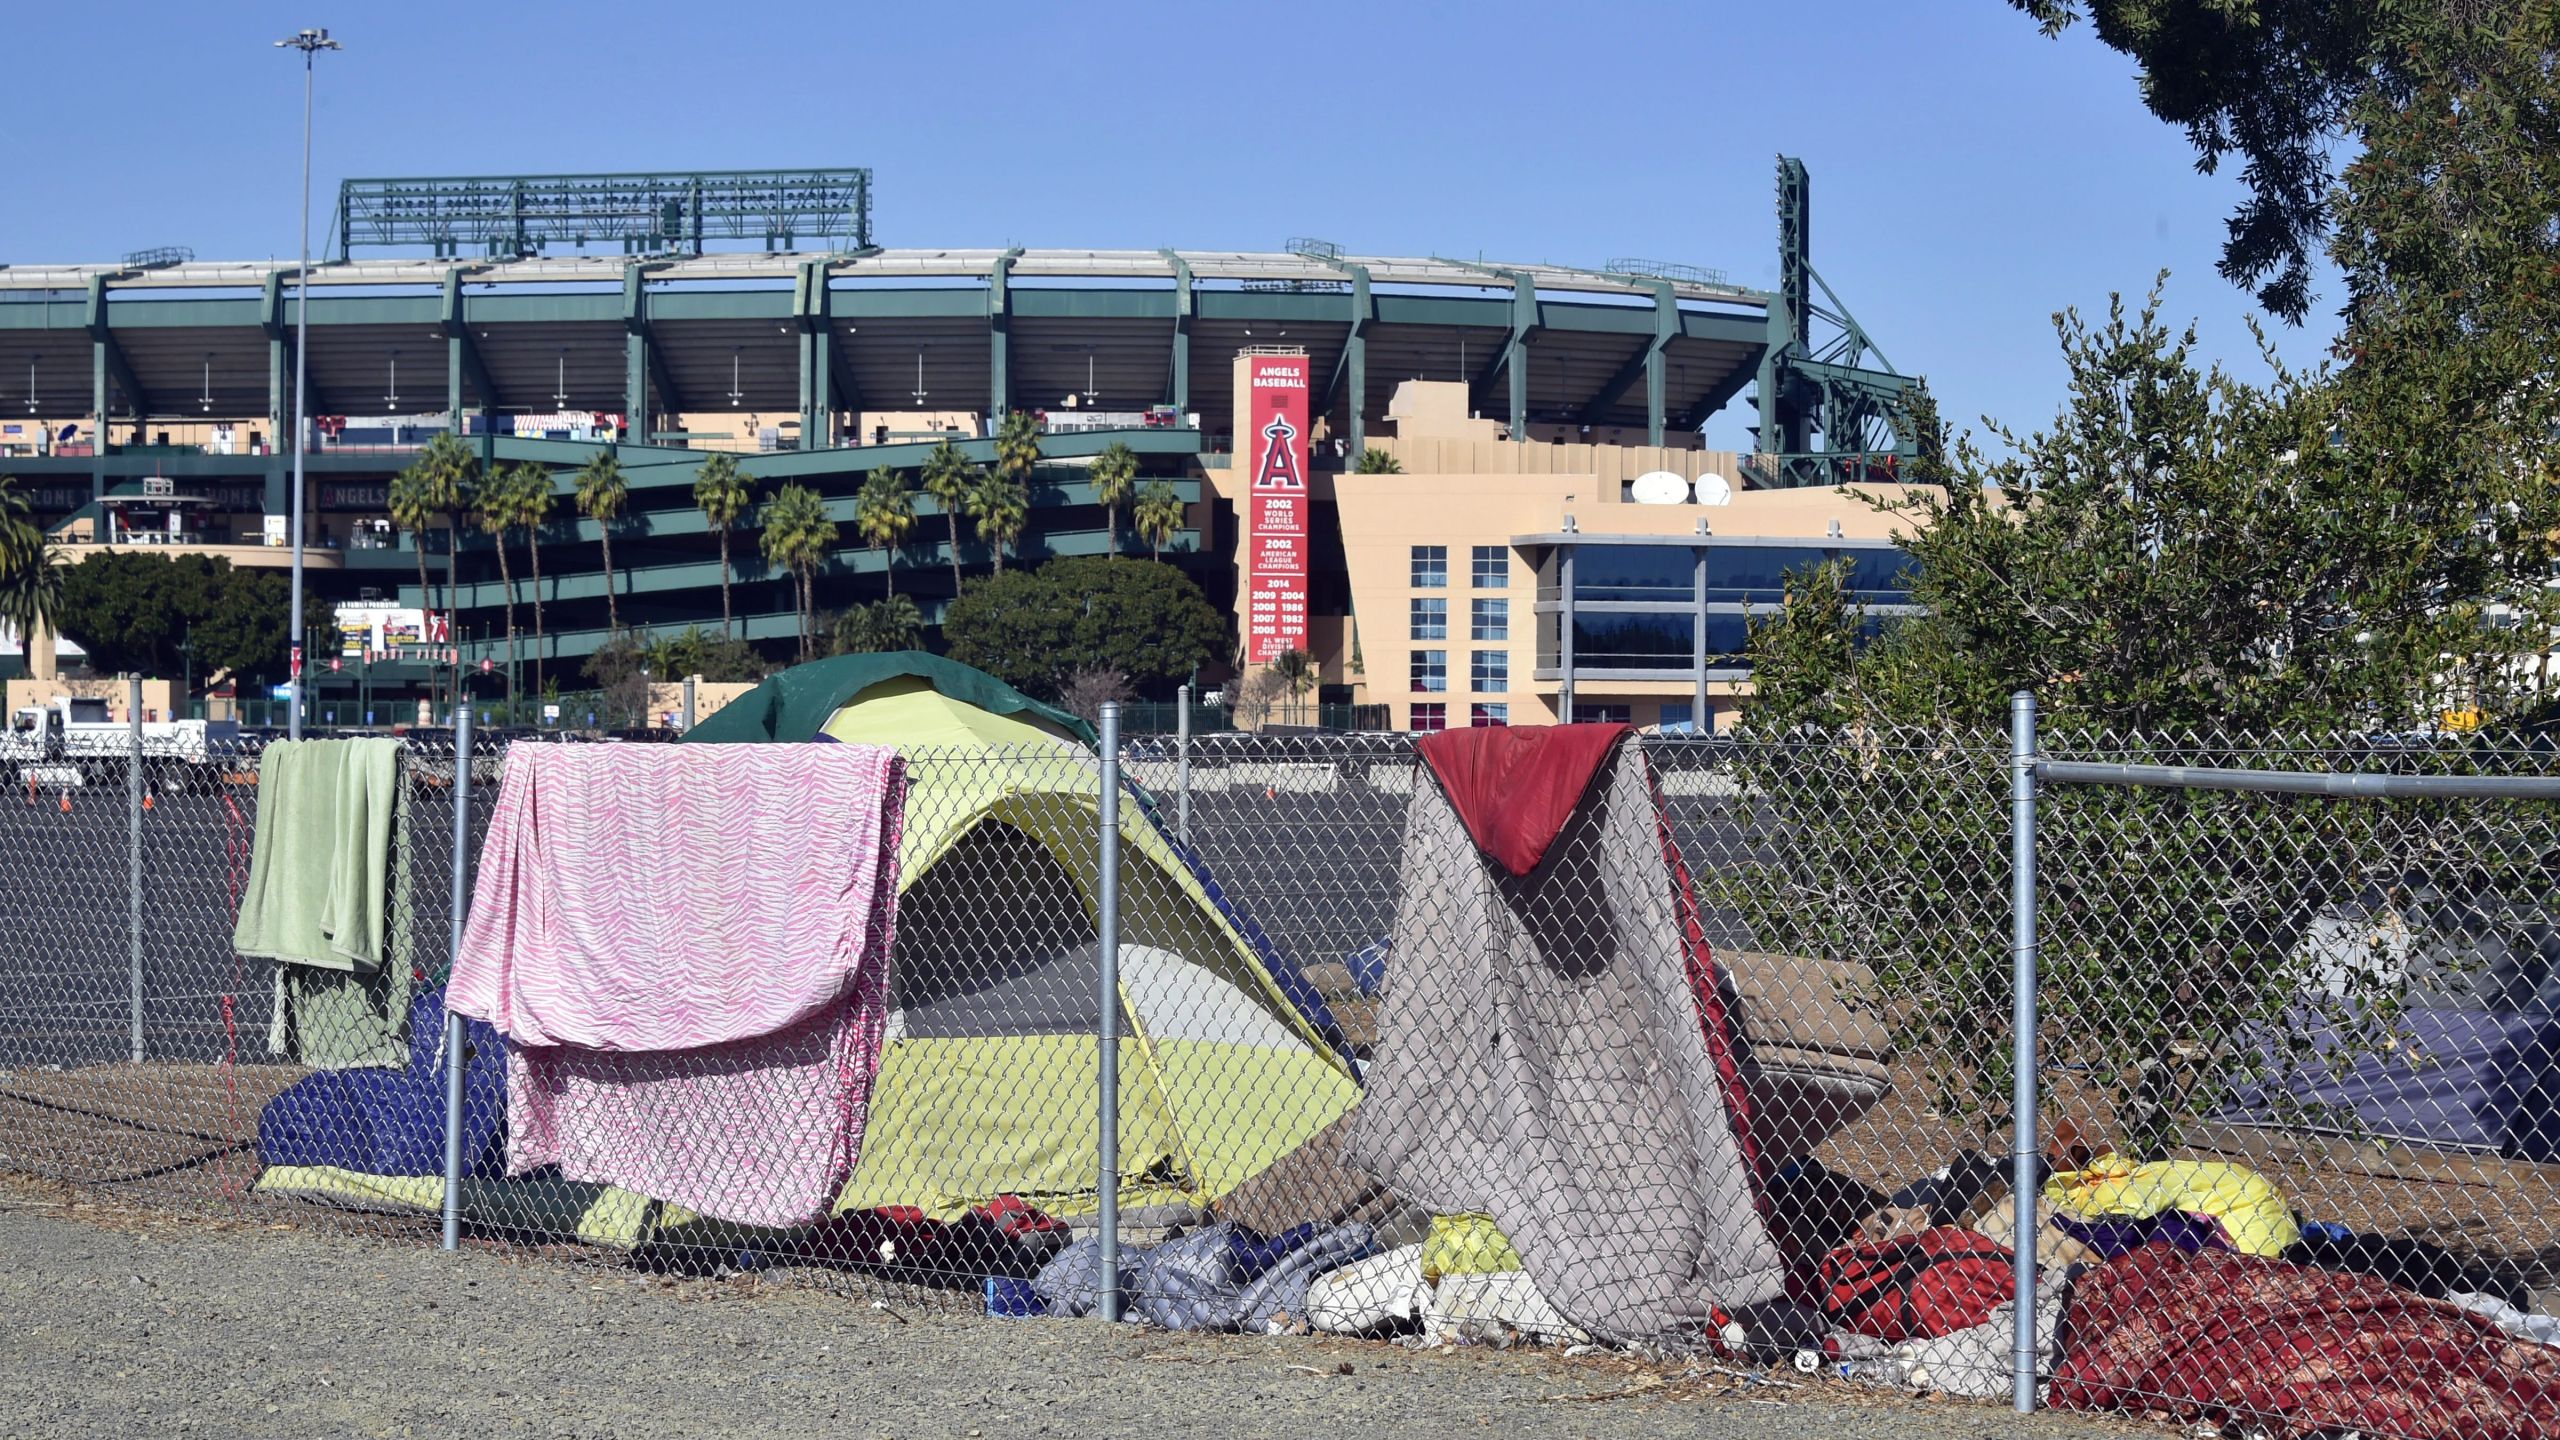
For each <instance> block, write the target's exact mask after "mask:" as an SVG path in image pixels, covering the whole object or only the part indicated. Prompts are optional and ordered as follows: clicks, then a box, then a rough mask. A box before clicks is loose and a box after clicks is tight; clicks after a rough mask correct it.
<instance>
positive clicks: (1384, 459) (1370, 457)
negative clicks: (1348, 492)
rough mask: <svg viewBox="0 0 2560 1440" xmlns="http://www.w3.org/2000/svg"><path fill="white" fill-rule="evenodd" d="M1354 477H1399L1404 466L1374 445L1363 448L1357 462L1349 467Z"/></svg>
mask: <svg viewBox="0 0 2560 1440" xmlns="http://www.w3.org/2000/svg"><path fill="white" fill-rule="evenodd" d="M1351 473H1352V474H1354V475H1401V474H1403V473H1404V465H1403V463H1402V462H1400V461H1398V460H1397V459H1396V457H1394V456H1393V455H1390V454H1388V453H1387V452H1386V451H1384V450H1381V449H1379V448H1378V447H1377V446H1375V445H1368V446H1363V447H1362V448H1361V451H1360V459H1359V461H1358V462H1357V463H1356V464H1354V465H1353V466H1352V467H1351Z"/></svg>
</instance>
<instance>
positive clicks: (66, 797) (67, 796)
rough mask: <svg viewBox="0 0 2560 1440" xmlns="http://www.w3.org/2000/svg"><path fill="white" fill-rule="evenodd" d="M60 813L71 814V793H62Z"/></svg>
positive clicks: (66, 791)
mask: <svg viewBox="0 0 2560 1440" xmlns="http://www.w3.org/2000/svg"><path fill="white" fill-rule="evenodd" d="M62 813H63V814H65V815H68V814H70V813H71V792H70V791H68V790H65V791H63V792H62Z"/></svg>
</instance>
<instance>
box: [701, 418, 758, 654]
mask: <svg viewBox="0 0 2560 1440" xmlns="http://www.w3.org/2000/svg"><path fill="white" fill-rule="evenodd" d="M754 484H755V477H754V476H753V475H749V474H747V473H746V472H744V471H742V470H740V469H739V468H738V462H737V459H736V457H734V456H730V455H714V456H712V457H711V458H710V459H708V460H705V461H703V462H702V468H701V469H700V470H697V471H695V472H694V476H693V503H694V506H695V507H696V508H697V509H699V510H701V511H702V520H703V523H704V524H706V525H708V526H710V527H711V533H712V534H714V535H717V536H719V537H720V633H721V634H723V635H733V634H736V633H737V624H736V622H735V620H734V618H733V617H732V615H731V612H730V609H729V579H730V574H731V571H730V567H729V537H730V535H731V534H732V533H734V532H735V531H736V530H737V528H738V522H739V521H741V520H744V519H745V518H746V516H747V509H748V507H749V506H751V505H753V504H754V503H755V490H754Z"/></svg>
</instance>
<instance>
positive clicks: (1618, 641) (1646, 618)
mask: <svg viewBox="0 0 2560 1440" xmlns="http://www.w3.org/2000/svg"><path fill="white" fill-rule="evenodd" d="M1718 618H1720V619H1722V618H1727V617H1718ZM1730 618H1732V619H1734V620H1737V621H1738V620H1740V619H1741V618H1742V617H1741V616H1738V615H1737V616H1732V617H1730ZM1697 630H1698V617H1697V616H1695V615H1677V614H1670V615H1645V614H1636V615H1624V614H1592V613H1590V612H1588V611H1584V612H1581V613H1578V614H1576V615H1575V616H1574V617H1573V668H1574V669H1576V670H1656V671H1662V670H1674V671H1680V672H1682V673H1686V672H1688V671H1689V670H1691V669H1692V668H1693V667H1694V666H1695V665H1696V663H1697V660H1696V656H1695V655H1694V654H1693V653H1692V652H1691V649H1690V645H1691V642H1692V641H1693V640H1694V639H1695V637H1696V635H1697Z"/></svg>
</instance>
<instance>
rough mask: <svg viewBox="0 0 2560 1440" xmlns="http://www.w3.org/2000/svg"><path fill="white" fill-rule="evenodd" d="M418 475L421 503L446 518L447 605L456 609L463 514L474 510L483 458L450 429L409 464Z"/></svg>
mask: <svg viewBox="0 0 2560 1440" xmlns="http://www.w3.org/2000/svg"><path fill="white" fill-rule="evenodd" d="M409 468H410V469H412V470H414V471H416V472H417V475H418V502H419V503H420V504H421V505H424V506H425V507H426V508H427V510H428V512H429V513H431V514H434V515H439V516H442V517H443V518H444V556H445V559H444V589H445V608H446V609H448V610H450V609H452V608H453V604H454V600H453V596H454V586H455V585H456V584H457V583H459V582H460V580H461V578H462V547H461V545H460V543H459V541H460V539H461V534H462V517H463V516H464V515H467V514H469V513H470V512H471V510H472V509H473V500H472V492H474V491H475V490H477V489H478V488H479V485H480V457H479V456H477V455H474V454H472V453H471V447H470V446H468V445H465V444H463V443H462V438H461V437H460V436H458V435H455V434H454V433H453V432H452V431H450V430H448V431H445V432H443V433H441V434H439V435H437V436H436V437H435V438H434V439H432V440H429V441H428V442H427V444H426V448H425V449H423V450H420V451H419V452H418V458H417V460H416V461H415V462H414V463H413V464H412V465H411V466H410V467H409Z"/></svg>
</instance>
